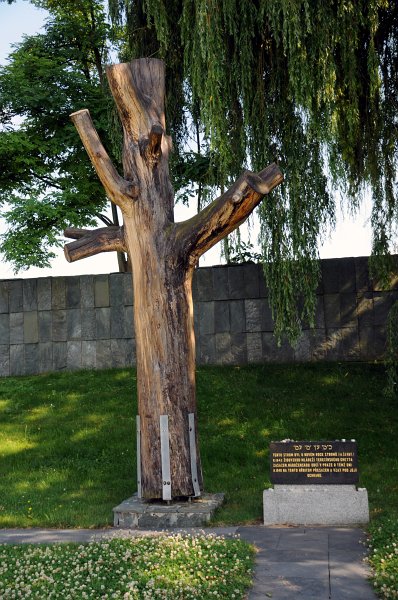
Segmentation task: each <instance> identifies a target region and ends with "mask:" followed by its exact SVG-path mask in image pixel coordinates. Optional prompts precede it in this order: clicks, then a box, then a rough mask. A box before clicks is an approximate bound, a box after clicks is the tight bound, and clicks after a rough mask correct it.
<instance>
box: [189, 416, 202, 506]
mask: <svg viewBox="0 0 398 600" xmlns="http://www.w3.org/2000/svg"><path fill="white" fill-rule="evenodd" d="M188 423H189V451H190V455H191V475H192V485H193V491H194V494H195V497H198V496H200V487H199V481H198V462H197V456H196V438H195V415H194V413H189V415H188Z"/></svg>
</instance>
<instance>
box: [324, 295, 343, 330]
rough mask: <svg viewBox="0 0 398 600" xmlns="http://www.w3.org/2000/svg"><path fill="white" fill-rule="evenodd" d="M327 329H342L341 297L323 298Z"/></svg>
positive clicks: (326, 296) (327, 296)
mask: <svg viewBox="0 0 398 600" xmlns="http://www.w3.org/2000/svg"><path fill="white" fill-rule="evenodd" d="M323 303H324V310H325V327H326V329H330V328H335V327H340V296H339V294H326V295H325V296H324V297H323Z"/></svg>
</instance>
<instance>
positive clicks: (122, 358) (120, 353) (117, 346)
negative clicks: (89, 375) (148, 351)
mask: <svg viewBox="0 0 398 600" xmlns="http://www.w3.org/2000/svg"><path fill="white" fill-rule="evenodd" d="M111 365H112V367H113V368H115V369H120V368H122V367H130V366H131V365H130V364H128V362H127V340H125V339H114V340H111Z"/></svg>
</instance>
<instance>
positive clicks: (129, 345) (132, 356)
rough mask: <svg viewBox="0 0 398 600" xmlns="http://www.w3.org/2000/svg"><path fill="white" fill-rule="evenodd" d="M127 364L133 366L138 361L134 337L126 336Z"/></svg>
mask: <svg viewBox="0 0 398 600" xmlns="http://www.w3.org/2000/svg"><path fill="white" fill-rule="evenodd" d="M125 341H126V351H127V363H126V364H127V366H129V367H132V366H133V365H135V364H136V362H137V347H136V343H135V339H134V338H126V340H125Z"/></svg>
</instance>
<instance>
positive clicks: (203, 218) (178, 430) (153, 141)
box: [65, 58, 283, 500]
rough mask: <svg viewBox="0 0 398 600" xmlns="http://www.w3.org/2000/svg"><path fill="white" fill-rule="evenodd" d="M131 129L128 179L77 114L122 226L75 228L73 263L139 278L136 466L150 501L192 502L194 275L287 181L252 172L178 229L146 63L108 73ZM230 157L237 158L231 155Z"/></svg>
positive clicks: (153, 74) (155, 75) (157, 94)
mask: <svg viewBox="0 0 398 600" xmlns="http://www.w3.org/2000/svg"><path fill="white" fill-rule="evenodd" d="M107 77H108V81H109V85H110V89H111V91H112V94H113V97H114V100H115V102H116V105H117V108H118V111H119V115H120V119H121V122H122V125H123V131H124V145H123V169H124V175H123V177H122V176H121V175H119V173H118V172H117V171H116V169H115V167H114V165H113V164H112V162H111V160H110V158H109V156H108V154H107V152H106V150H105V148H104V147H103V145H102V143H101V140H100V139H99V136H98V134H97V132H96V130H95V128H94V125H93V122H92V120H91V117H90V114H89V112H88V110H80V111H78V112H75V113H73V114H72V115H71V118H72V120H73V122H74V124H75V126H76V128H77V130H78V132H79V135H80V137H81V139H82V142H83V144H84V146H85V148H86V150H87V153H88V155H89V157H90V159H91V162H92V164H93V166H94V168H95V169H96V172H97V174H98V177H99V178H100V180H101V182H102V184H103V186H104V188H105V191H106V193H107V195H108V197H109V198H110V199H111V200H112V202H113V203H114V204H115V205H116V206H118V207H119V208H120V210H121V212H122V215H123V225H122V226H120V227H112V226H111V227H103V228H99V229H95V230H93V231H90V230H86V229H76V228H68V229H67V230H66V231H65V235H66V236H67V237H69V238H72V239H74V240H75V241H73V242H71V243H68V244H67V245H66V246H65V255H66V258H67V260H68V261H70V262H72V261H75V260H79V259H81V258H85V257H88V256H92V255H94V254H97V253H99V252H108V251H114V250H116V251H122V252H126V253H127V254H128V256H129V259H130V261H131V265H132V272H133V290H134V325H135V334H136V343H137V380H138V384H137V385H138V417H139V418H138V419H137V422H138V423H139V431H138V434H139V442H140V443H139V459H138V462H139V464H138V465H137V467H138V469H137V470H138V480H139V481H138V492H139V496H141V497H142V498H144V499H164V500H170V499H175V498H181V497H184V498H189V497H197V496H200V494H201V492H202V490H203V479H202V470H201V464H200V454H199V451H198V445H197V425H196V424H197V419H196V397H195V336H194V319H193V304H192V276H193V273H194V269H195V267H196V266H197V264H198V261H199V257H200V256H201V255H202V254H203V253H204V252H206V250H208V249H209V248H211V247H212V246H213V245H214V244H216V243H217V242H218V241H219V240H221V239H222V238H223V237H225V236H226V235H227V234H228V233H229V232H231V231H232V230H234V229H235V228H236V227H238V226H239V225H240V224H241V223H242V222H243V221H244V220H245V219H246V218H247V217H248V216H249V214H250V213H251V212H252V211H253V209H254V208H255V207H256V206H257V205H258V204H259V202H260V201H261V200H262V199H263V197H264V195H265V194H268V193H269V192H270V191H271V190H272V189H273V188H274V187H275V186H277V185H278V184H279V183H281V181H282V179H283V176H282V174H281V172H280V170H279V168H278V167H277V166H276V165H275V164H272V165H270V166H268V167H267V168H266V169H264V170H263V171H261V172H260V173H257V174H255V173H252V172H250V171H245V172H244V173H243V174H242V175H241V176H240V177H239V179H238V180H237V181H236V182H235V184H234V185H233V186H232V187H231V188H230V189H228V191H226V192H225V193H224V194H222V195H221V196H220V197H219V198H217V199H216V200H215V201H214V202H213V203H211V204H210V205H208V206H207V207H206V208H204V209H203V210H202V211H201V212H200V213H198V214H197V215H196V216H194V217H193V218H191V219H189V220H187V221H184V222H180V223H175V222H174V195H173V189H172V186H171V183H170V178H169V166H168V160H169V153H170V151H171V147H172V144H171V139H170V137H169V136H168V135H166V123H165V114H164V97H165V67H164V63H163V62H162V61H160V60H157V59H153V58H151V59H149V58H142V59H138V60H133V61H132V62H131V63H124V64H118V65H113V66H110V67H108V68H107ZM231 151H233V150H232V149H231Z"/></svg>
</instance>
